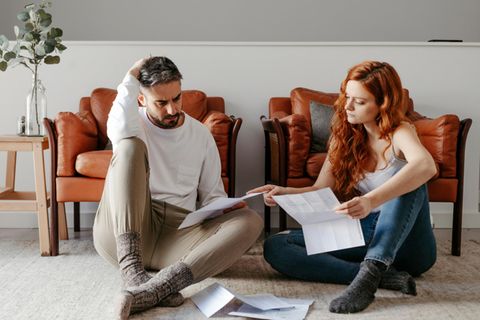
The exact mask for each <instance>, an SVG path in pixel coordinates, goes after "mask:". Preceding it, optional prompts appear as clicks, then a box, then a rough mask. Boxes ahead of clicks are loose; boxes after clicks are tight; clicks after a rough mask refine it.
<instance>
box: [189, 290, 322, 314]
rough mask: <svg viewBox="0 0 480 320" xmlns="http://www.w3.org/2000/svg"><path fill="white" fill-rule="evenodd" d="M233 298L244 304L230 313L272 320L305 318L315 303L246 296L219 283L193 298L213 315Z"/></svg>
mask: <svg viewBox="0 0 480 320" xmlns="http://www.w3.org/2000/svg"><path fill="white" fill-rule="evenodd" d="M233 298H237V299H239V300H240V301H242V302H243V303H244V304H243V305H241V306H240V308H239V309H238V310H237V311H234V312H230V313H229V315H232V316H242V317H250V318H257V319H272V320H274V319H293V320H297V319H298V320H301V319H304V318H305V316H306V315H307V312H308V308H309V306H310V305H311V304H312V303H313V300H302V299H287V298H278V297H276V296H274V295H272V294H256V295H249V296H244V295H241V294H237V293H234V292H233V291H231V290H228V289H226V288H225V287H223V286H222V285H220V284H219V283H214V284H212V285H210V286H209V287H207V288H205V289H203V290H202V291H200V292H198V293H196V294H195V295H193V296H192V298H191V299H192V301H193V302H194V303H195V305H196V306H197V307H198V308H199V309H200V311H202V313H203V314H204V315H205V316H207V317H211V316H212V315H214V314H215V313H217V312H218V311H220V310H221V309H222V308H223V307H225V306H226V305H227V304H228V303H229V302H230V301H231V300H232V299H233Z"/></svg>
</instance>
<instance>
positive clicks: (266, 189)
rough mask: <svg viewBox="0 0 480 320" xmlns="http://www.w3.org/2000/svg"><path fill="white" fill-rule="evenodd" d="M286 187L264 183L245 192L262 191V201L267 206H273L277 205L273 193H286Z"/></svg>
mask: <svg viewBox="0 0 480 320" xmlns="http://www.w3.org/2000/svg"><path fill="white" fill-rule="evenodd" d="M286 191H287V188H285V187H280V186H276V185H274V184H266V185H264V186H261V187H258V188H255V189H252V190H250V191H248V192H247V193H256V192H263V202H265V204H266V205H267V206H269V207H274V206H276V205H277V203H276V202H275V200H273V197H272V196H274V195H280V194H286V193H287V192H286Z"/></svg>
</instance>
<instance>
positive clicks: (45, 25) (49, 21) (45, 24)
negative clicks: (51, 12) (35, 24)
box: [40, 19, 52, 28]
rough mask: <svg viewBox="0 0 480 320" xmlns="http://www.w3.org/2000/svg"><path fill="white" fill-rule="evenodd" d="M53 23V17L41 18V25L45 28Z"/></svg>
mask: <svg viewBox="0 0 480 320" xmlns="http://www.w3.org/2000/svg"><path fill="white" fill-rule="evenodd" d="M51 24H52V19H45V20H40V25H41V26H42V27H44V28H46V27H48V26H49V25H51Z"/></svg>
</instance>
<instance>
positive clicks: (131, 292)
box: [118, 262, 193, 319]
mask: <svg viewBox="0 0 480 320" xmlns="http://www.w3.org/2000/svg"><path fill="white" fill-rule="evenodd" d="M192 283H193V274H192V271H191V270H190V268H189V267H188V266H187V265H186V264H184V263H183V262H176V263H174V264H172V265H170V266H168V267H166V268H164V269H162V270H160V271H159V272H158V273H157V274H156V275H155V276H154V277H153V278H152V279H150V280H149V281H148V282H146V283H144V284H142V285H140V286H138V287H131V288H128V289H127V290H123V291H122V292H121V297H120V302H119V308H118V316H119V318H120V319H127V318H128V316H129V315H130V314H132V313H135V312H139V311H143V310H147V309H150V308H153V307H154V306H156V305H158V304H159V303H160V302H161V301H162V300H164V299H165V298H166V297H168V296H169V295H171V294H172V293H178V292H179V291H180V290H182V289H183V288H185V287H187V286H189V285H191V284H192Z"/></svg>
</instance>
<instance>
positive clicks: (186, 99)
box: [182, 90, 207, 121]
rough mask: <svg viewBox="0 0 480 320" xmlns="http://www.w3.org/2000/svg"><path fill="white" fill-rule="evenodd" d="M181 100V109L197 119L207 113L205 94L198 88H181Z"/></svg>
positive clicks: (199, 119)
mask: <svg viewBox="0 0 480 320" xmlns="http://www.w3.org/2000/svg"><path fill="white" fill-rule="evenodd" d="M182 102H183V110H184V111H185V112H186V113H188V114H189V115H190V116H191V117H193V118H195V119H197V120H198V121H202V120H203V118H204V117H205V115H206V114H207V95H206V94H205V93H204V92H202V91H200V90H183V91H182Z"/></svg>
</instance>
